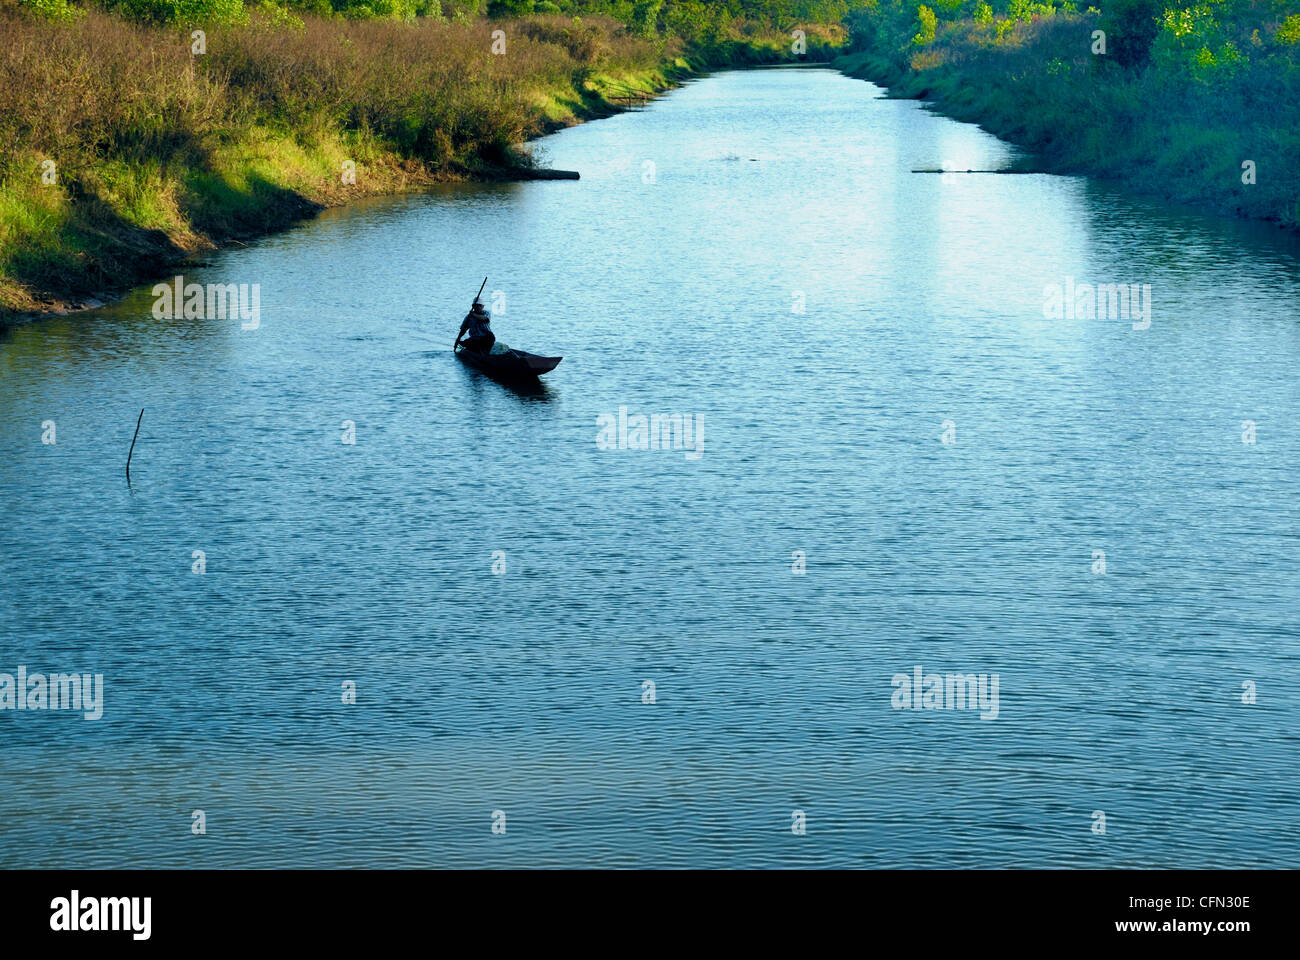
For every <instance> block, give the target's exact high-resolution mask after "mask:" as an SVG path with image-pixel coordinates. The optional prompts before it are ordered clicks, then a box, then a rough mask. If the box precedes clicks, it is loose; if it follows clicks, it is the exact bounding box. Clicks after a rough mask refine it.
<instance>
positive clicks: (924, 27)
mask: <svg viewBox="0 0 1300 960" xmlns="http://www.w3.org/2000/svg"><path fill="white" fill-rule="evenodd" d="M916 22H917V26H918V28H919V29H918V30H917V31H916V35H915V36H914V37H912V44H913V45H914V46H918V47H923V46H925V45H926V44H929V43H934V31H935V28H936V27H937V26H938V23H939V18H938V17H936V16H935V15H934V11H933V10H931V9H930V8H929V7H927V6H926V5H925V4H921V5H920V6H919V7H917V8H916Z"/></svg>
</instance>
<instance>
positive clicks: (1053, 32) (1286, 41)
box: [837, 0, 1300, 228]
mask: <svg viewBox="0 0 1300 960" xmlns="http://www.w3.org/2000/svg"><path fill="white" fill-rule="evenodd" d="M1092 2H1093V3H1095V4H1096V6H1095V7H1093V6H1087V7H1082V8H1081V6H1082V5H1080V6H1076V5H1075V4H1074V3H1070V2H1056V0H1049V2H1045V3H1039V2H1033V0H930V2H928V3H921V4H918V3H916V2H915V0H906V2H904V0H869V2H867V3H864V4H861V5H858V6H857V7H856V9H855V10H854V11H853V12H852V13H851V14H850V16H849V28H850V30H851V33H852V38H853V46H854V49H855V52H854V53H852V54H850V55H847V56H845V57H844V58H842V59H841V60H839V61H837V65H839V66H841V67H842V68H843V69H845V70H847V71H848V72H850V73H854V74H855V75H859V76H868V77H871V78H873V79H877V80H881V81H883V82H885V83H887V84H889V85H890V87H891V92H892V93H893V94H895V95H901V96H916V97H925V98H928V99H935V100H937V101H938V104H939V107H940V108H941V109H942V110H944V111H945V112H947V113H950V114H952V115H954V116H957V117H960V118H962V119H969V120H975V121H978V122H980V123H982V124H983V125H985V126H986V127H988V128H989V129H990V130H992V131H993V132H994V133H997V134H998V135H999V136H1002V137H1005V138H1007V139H1010V140H1012V141H1015V142H1017V143H1020V144H1023V145H1025V146H1028V147H1030V148H1032V149H1033V150H1034V151H1035V153H1036V157H1035V159H1034V161H1033V163H1034V165H1035V166H1041V165H1043V164H1046V165H1047V166H1048V167H1049V168H1051V169H1055V170H1060V171H1072V172H1079V173H1088V174H1095V175H1101V176H1106V177H1113V178H1116V179H1118V180H1121V181H1123V182H1124V183H1125V184H1127V185H1129V186H1131V187H1134V188H1137V189H1140V190H1143V191H1145V192H1148V193H1153V194H1156V195H1163V196H1166V197H1169V198H1172V199H1176V200H1180V201H1187V202H1194V203H1198V204H1201V205H1204V206H1207V207H1209V208H1212V209H1216V210H1219V211H1222V212H1235V213H1241V214H1244V215H1247V216H1251V217H1258V218H1261V219H1269V220H1274V221H1277V222H1279V223H1281V224H1283V225H1286V226H1289V227H1292V228H1294V227H1296V226H1297V225H1298V224H1300V12H1298V11H1300V3H1298V2H1297V0H1109V2H1107V0H1092ZM1097 31H1100V34H1098V33H1097ZM1103 35H1104V36H1103ZM1243 165H1245V166H1243ZM1252 180H1253V181H1254V182H1245V181H1252Z"/></svg>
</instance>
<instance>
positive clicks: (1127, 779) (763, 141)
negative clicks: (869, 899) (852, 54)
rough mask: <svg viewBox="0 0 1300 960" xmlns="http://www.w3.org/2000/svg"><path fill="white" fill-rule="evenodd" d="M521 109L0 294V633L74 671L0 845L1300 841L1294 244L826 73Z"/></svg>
mask: <svg viewBox="0 0 1300 960" xmlns="http://www.w3.org/2000/svg"><path fill="white" fill-rule="evenodd" d="M537 149H538V150H539V151H540V153H541V155H542V156H543V157H544V158H545V159H546V161H547V162H548V163H551V164H553V165H554V166H556V167H560V168H568V169H575V170H578V171H580V172H581V174H582V179H581V180H580V181H577V182H534V183H521V184H504V185H486V186H484V185H477V186H475V185H454V186H447V187H445V188H441V189H435V190H430V191H427V192H422V193H418V194H412V195H406V196H400V197H395V198H387V199H382V200H374V201H366V202H360V203H356V204H354V205H351V206H349V207H346V208H341V209H335V210H330V211H327V212H326V213H324V214H322V215H321V216H320V217H318V218H316V219H314V220H313V221H311V222H309V223H306V224H304V225H302V226H301V227H299V228H296V229H293V230H290V231H288V232H286V233H283V234H280V235H277V236H274V237H270V238H268V239H265V240H262V241H260V242H257V243H253V244H250V245H248V246H246V247H245V246H234V247H231V248H229V249H226V250H224V251H222V252H220V253H217V254H214V255H212V256H211V257H210V258H208V261H207V262H206V264H205V265H203V266H199V267H194V268H191V269H188V270H186V271H185V280H186V281H188V282H196V283H200V284H209V283H219V284H226V283H234V284H257V285H259V289H260V312H259V316H258V321H259V322H258V326H257V327H256V329H244V328H243V327H244V324H241V323H240V322H238V320H231V319H226V320H219V319H197V318H195V319H175V320H166V319H163V320H158V319H155V318H154V317H153V316H152V314H151V310H152V307H153V305H154V302H155V298H154V296H153V294H152V292H151V289H150V287H149V286H146V287H144V288H141V289H139V290H136V291H134V292H133V293H131V294H130V295H129V296H127V297H126V298H125V299H123V300H121V301H120V302H117V303H114V304H112V305H111V306H108V307H105V308H103V309H100V310H98V311H95V312H94V313H90V314H80V315H74V316H68V317H61V318H60V317H55V318H49V319H44V320H41V321H38V322H33V323H29V324H26V325H22V326H19V327H15V328H12V329H10V330H8V331H5V332H3V333H0V423H2V424H3V430H2V431H0V506H2V507H3V515H4V518H5V519H4V523H3V526H2V527H0V582H2V583H3V596H0V614H2V617H0V655H2V656H0V672H3V673H9V674H14V673H15V671H17V669H18V668H19V667H20V666H21V667H25V668H26V670H27V671H28V673H32V674H34V673H37V672H42V673H47V674H48V673H58V672H74V671H75V672H77V673H86V674H102V676H103V703H102V709H103V715H102V717H101V718H99V719H97V720H87V719H84V718H83V715H82V714H81V713H80V712H76V711H72V710H49V709H47V710H44V711H39V710H35V709H33V710H24V711H21V712H20V711H17V710H3V711H0V783H3V788H2V789H0V836H3V841H4V842H3V843H0V866H5V867H19V866H34V867H54V866H77V867H124V866H154V867H164V866H193V867H204V866H321V867H341V866H408V867H440V866H460V867H463V866H472V865H489V866H502V867H519V866H527V867H536V866H628V867H680V866H703V867H721V866H738V867H739V866H764V867H766V866H866V867H941V866H942V867H973V866H981V867H1003V866H1039V867H1059V866H1086V867H1112V866H1138V867H1147V866H1161V867H1175V866H1176V867H1212V866H1243V867H1248V866H1260V865H1264V866H1287V867H1297V866H1300V825H1298V824H1300V816H1298V814H1300V739H1298V733H1300V703H1298V702H1297V691H1300V658H1298V656H1297V652H1298V651H1300V628H1298V626H1297V613H1298V612H1300V576H1298V574H1300V560H1298V554H1300V549H1298V548H1300V540H1298V539H1297V531H1300V387H1298V386H1297V371H1298V370H1300V323H1298V322H1297V320H1298V317H1297V304H1300V270H1298V269H1297V265H1298V264H1300V248H1298V247H1297V244H1296V242H1295V241H1294V240H1292V239H1289V238H1287V237H1285V236H1283V235H1281V234H1279V233H1276V232H1274V231H1272V230H1270V229H1267V228H1263V227H1259V226H1250V225H1246V224H1241V223H1234V222H1228V221H1223V220H1218V219H1211V218H1208V217H1203V216H1199V215H1197V214H1193V213H1188V212H1186V211H1180V210H1175V209H1170V208H1167V207H1164V206H1161V205H1159V204H1155V203H1151V202H1146V201H1139V200H1136V199H1133V198H1131V197H1127V196H1125V195H1124V194H1122V193H1120V192H1118V191H1117V190H1115V189H1112V188H1110V187H1107V186H1104V185H1098V184H1095V183H1090V182H1088V181H1086V180H1083V179H1079V178H1068V177H1048V176H1037V175H1028V176H995V175H986V174H970V175H967V174H946V175H933V174H922V173H913V172H911V171H912V170H913V169H916V168H929V167H942V168H945V169H961V170H965V169H977V170H978V169H994V168H998V167H1002V166H1005V165H1006V164H1007V163H1009V162H1010V161H1011V160H1012V159H1013V158H1014V157H1015V150H1014V148H1013V147H1010V146H1008V145H1007V144H1005V143H1002V142H1000V141H998V140H996V139H995V138H993V137H992V136H990V135H989V134H987V133H985V132H983V131H982V130H980V129H979V128H977V127H975V126H972V125H968V124H959V123H956V122H953V121H951V120H948V119H945V118H942V117H939V116H937V115H935V114H933V113H930V112H928V111H926V110H924V109H923V108H922V106H921V105H920V104H918V103H915V102H911V101H896V100H888V99H883V98H882V91H881V90H880V89H879V88H877V87H875V86H873V85H872V84H869V83H864V82H860V81H856V80H851V79H848V78H845V77H843V76H840V75H838V74H836V73H834V72H832V71H830V70H826V69H769V70H753V71H742V72H730V73H723V74H718V75H715V76H711V77H708V78H705V79H701V80H699V81H696V82H692V83H689V84H687V85H686V86H684V87H682V88H680V89H678V90H676V91H674V92H673V93H671V94H670V95H668V96H665V97H663V98H662V99H660V100H658V101H656V102H654V103H653V104H651V105H650V106H649V107H648V108H647V109H645V110H640V111H635V112H630V113H625V114H621V115H619V116H617V117H613V118H610V119H606V120H601V121H599V122H594V123H589V124H586V125H583V126H580V127H576V128H573V129H569V130H565V131H562V132H560V133H557V134H554V135H552V136H549V137H547V138H545V139H543V140H542V141H540V142H539V143H538V144H537ZM484 275H487V276H488V277H489V280H488V287H487V291H486V292H485V298H490V299H489V304H490V305H491V306H494V307H495V310H494V315H495V318H494V321H493V327H494V329H495V330H496V332H497V335H498V337H499V338H501V339H502V340H503V341H505V342H507V343H509V344H511V345H513V346H518V347H521V348H524V349H527V350H531V351H533V352H537V353H543V354H555V355H560V354H562V355H563V356H564V361H563V362H562V363H561V364H560V366H559V367H558V368H557V369H556V370H555V371H554V372H553V373H552V374H550V375H548V376H547V378H546V379H545V387H544V388H543V389H541V390H533V391H527V390H515V389H509V388H507V387H505V386H503V385H501V384H498V383H496V382H494V381H492V380H489V379H487V378H485V377H483V376H482V375H480V374H478V373H476V372H474V371H472V370H469V369H467V368H465V367H464V366H462V365H461V364H460V363H458V361H456V360H455V359H454V357H453V356H452V354H451V352H450V346H451V342H452V340H453V338H454V336H455V334H456V329H457V325H458V323H459V320H460V317H461V316H462V315H463V313H464V311H465V309H466V307H467V305H468V302H469V300H470V298H471V297H472V295H473V293H474V291H475V290H476V289H477V288H478V286H479V284H480V282H481V281H482V278H483V277H484ZM1119 283H1122V284H1134V285H1137V287H1138V290H1139V294H1140V295H1141V291H1142V290H1144V289H1145V288H1146V287H1148V286H1149V292H1148V293H1147V294H1146V295H1145V301H1144V302H1145V304H1146V306H1148V307H1149V314H1148V316H1147V319H1148V320H1149V324H1147V323H1146V321H1145V320H1143V321H1139V320H1135V319H1132V318H1127V317H1116V316H1109V315H1107V316H1098V317H1094V316H1089V313H1088V311H1087V310H1086V309H1084V308H1082V307H1081V308H1080V309H1078V310H1064V311H1062V312H1060V313H1058V314H1055V315H1048V313H1049V311H1047V310H1046V308H1045V303H1046V302H1047V301H1049V300H1050V299H1051V297H1050V295H1049V293H1048V292H1047V291H1049V290H1050V289H1051V288H1052V286H1053V285H1059V286H1060V287H1061V289H1062V290H1064V289H1065V288H1066V285H1067V284H1069V285H1071V286H1073V287H1074V288H1075V289H1078V287H1079V285H1082V284H1119ZM1103 302H1104V298H1103ZM1072 306H1073V305H1072ZM1144 309H1145V307H1144ZM801 311H802V312H801ZM1101 312H1102V313H1106V312H1107V311H1105V310H1103V311H1101ZM141 408H144V409H145V412H144V417H143V421H142V424H141V427H140V434H139V439H138V441H137V442H136V444H135V449H134V453H133V455H132V464H131V487H130V488H129V489H128V486H127V484H126V481H125V476H124V465H125V461H126V456H127V452H128V448H129V447H130V445H131V441H132V435H133V433H134V430H135V426H136V421H137V416H138V414H139V412H140V409H141ZM620 408H626V409H625V416H626V417H628V418H632V419H631V422H632V424H633V428H634V427H635V417H636V415H638V414H642V415H649V414H655V413H661V414H681V415H682V416H683V417H684V418H685V419H684V421H683V423H687V422H689V423H690V424H692V425H697V430H698V432H697V433H695V434H694V435H693V437H692V442H693V446H692V447H691V448H690V449H687V448H685V447H683V448H682V449H657V450H656V449H648V450H641V449H635V448H630V449H622V448H620V445H619V443H618V442H617V440H615V442H614V444H613V448H612V449H607V448H608V447H610V444H609V443H607V442H605V441H604V440H602V442H601V443H599V444H598V442H597V441H598V433H599V432H600V431H599V430H598V421H599V422H600V423H602V424H608V423H610V422H611V420H612V422H614V423H615V424H617V422H618V416H619V411H620ZM602 418H604V419H602ZM348 424H351V427H349V426H348ZM51 425H52V429H53V434H51ZM350 430H354V437H355V442H354V443H347V442H344V441H345V440H346V439H348V438H349V437H348V436H347V433H348V432H349V431H350ZM609 435H613V436H615V438H616V437H617V427H615V428H614V429H613V431H612V432H611V433H610V434H609ZM609 435H607V436H606V438H605V439H606V440H607V439H608V437H609ZM43 438H44V439H45V440H46V441H49V440H51V439H52V440H53V441H54V442H53V443H51V442H42V439H43ZM1250 441H1253V442H1250ZM631 446H632V447H635V446H636V436H635V433H634V434H633V436H632V442H631ZM1103 565H1104V572H1102V571H1103ZM494 570H495V572H494ZM196 571H201V572H196ZM917 667H920V668H921V670H922V672H923V676H924V675H929V674H939V675H948V674H953V675H962V676H965V675H969V674H975V675H977V676H982V677H983V678H984V679H985V681H986V687H985V689H986V692H988V693H989V694H990V695H991V694H992V692H993V690H994V689H996V694H997V695H996V700H993V699H992V698H991V697H990V699H988V700H986V701H985V703H984V705H983V708H979V709H971V708H970V704H966V705H965V706H964V707H963V706H962V704H960V703H956V704H954V702H953V699H952V698H949V699H948V700H946V701H942V700H941V701H940V702H941V703H943V704H944V705H945V706H946V707H947V708H946V709H910V708H907V707H908V701H907V699H906V698H903V700H902V704H901V706H902V708H899V706H900V695H901V694H902V692H903V691H904V689H905V684H903V683H902V682H901V681H900V678H902V679H905V680H909V681H910V678H911V677H912V676H913V675H914V671H915V669H916V668H917ZM995 675H996V678H997V684H998V685H997V687H996V688H993V687H992V686H991V684H992V682H993V678H994V676H995ZM350 684H351V685H354V689H355V702H347V701H350V700H351V699H353V697H352V694H351V691H352V690H353V687H352V686H350ZM651 685H653V686H651ZM1252 701H1253V702H1252ZM197 811H202V815H201V816H200V815H199V814H198V813H197ZM796 811H799V812H801V813H802V818H801V817H800V815H799V813H796ZM1099 815H1102V816H1104V832H1103V831H1102V829H1101V824H1102V816H1099ZM801 825H802V826H801ZM494 826H495V827H496V829H495V830H494Z"/></svg>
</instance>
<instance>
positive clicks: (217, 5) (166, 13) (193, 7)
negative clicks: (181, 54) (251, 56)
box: [112, 0, 248, 26]
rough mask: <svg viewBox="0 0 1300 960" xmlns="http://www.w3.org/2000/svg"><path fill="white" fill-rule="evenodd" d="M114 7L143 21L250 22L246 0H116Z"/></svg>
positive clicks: (177, 22) (210, 23) (132, 17)
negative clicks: (244, 1) (245, 5)
mask: <svg viewBox="0 0 1300 960" xmlns="http://www.w3.org/2000/svg"><path fill="white" fill-rule="evenodd" d="M112 8H113V9H116V10H117V11H119V12H121V13H122V14H124V15H125V16H126V17H128V18H129V19H132V20H135V21H137V22H139V23H148V24H155V25H162V24H168V23H176V24H181V25H182V26H191V25H194V24H204V25H217V26H219V25H227V24H234V23H246V22H247V21H248V13H247V11H246V10H245V9H244V3H243V0H116V2H114V3H112Z"/></svg>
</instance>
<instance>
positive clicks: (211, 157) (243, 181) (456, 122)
mask: <svg viewBox="0 0 1300 960" xmlns="http://www.w3.org/2000/svg"><path fill="white" fill-rule="evenodd" d="M160 2H162V0H160ZM203 2H207V0H203ZM33 5H46V6H48V7H49V9H45V10H42V11H40V12H38V13H33V11H32V9H31V7H32V6H33ZM201 5H202V4H199V6H201ZM123 6H130V7H131V9H130V10H129V11H128V12H129V13H131V15H130V16H125V15H123V14H122V11H121V10H120V9H118V11H117V12H108V11H106V10H103V9H99V8H89V9H81V8H77V7H69V6H67V4H66V0H24V2H23V3H22V4H19V3H16V2H15V0H0V90H4V91H5V97H6V101H7V104H6V108H5V110H4V111H2V112H0V321H3V320H4V319H6V318H8V319H12V318H13V317H14V316H16V315H17V314H19V313H24V312H30V311H42V310H51V309H61V308H64V307H67V306H73V305H76V304H78V303H80V302H84V301H85V300H87V299H89V298H97V297H103V296H104V295H105V294H108V293H112V292H114V291H116V290H118V289H121V288H122V287H124V286H128V285H131V284H135V283H140V282H143V281H145V280H147V279H150V278H152V277H154V276H156V275H158V274H159V273H160V272H161V271H163V270H165V269H166V267H167V266H168V265H169V264H171V263H174V262H175V261H177V260H178V259H181V258H183V257H185V256H186V255H189V254H193V253H194V252H196V251H200V250H203V249H205V248H210V247H213V246H215V245H220V244H223V243H226V242H229V241H231V240H234V239H239V238H248V237H254V236H258V235H262V234H265V233H268V232H270V231H274V230H277V229H282V228H283V227H285V226H287V225H289V224H290V223H293V222H295V221H296V220H299V219H301V218H302V217H304V216H308V215H310V214H311V213H312V212H313V211H315V210H318V209H320V208H321V207H323V206H327V205H334V204H340V203H345V202H347V201H348V200H350V199H353V198H356V197H360V196H365V195H370V194H377V193H387V192H393V191H398V190H402V189H407V188H410V187H413V186H419V185H421V184H426V183H429V182H433V181H437V180H447V179H465V178H493V177H501V176H509V175H511V171H512V170H514V169H517V168H519V167H521V166H527V165H528V164H529V163H530V162H531V161H530V158H529V156H528V154H527V150H526V148H525V147H523V146H522V145H523V144H525V143H526V141H527V140H528V139H529V138H531V137H534V136H536V135H538V134H539V133H542V132H544V131H546V130H548V129H554V128H555V127H557V126H560V125H564V124H569V123H573V122H577V121H578V120H581V119H585V118H589V117H595V116H601V115H604V114H607V113H609V112H611V111H612V110H614V109H616V108H617V104H618V101H617V100H616V98H617V97H619V96H622V95H625V94H628V93H630V92H646V91H659V90H662V89H664V88H666V87H668V86H670V85H672V84H673V83H674V82H676V81H677V80H679V79H681V78H682V77H684V76H686V75H688V74H690V73H693V72H696V71H699V70H704V69H708V68H713V67H718V66H726V65H737V64H744V63H757V62H771V61H776V60H780V59H786V58H789V57H790V56H791V51H790V37H789V34H788V32H785V31H784V30H783V29H782V27H783V26H784V25H781V24H777V23H775V22H767V23H755V22H750V21H736V20H731V21H727V22H726V23H725V24H720V23H718V22H716V21H714V22H712V26H710V27H709V29H708V30H707V32H701V33H699V34H698V35H695V36H689V35H684V34H686V33H687V31H685V30H683V29H681V28H680V27H681V25H679V28H678V30H677V32H673V31H672V30H669V29H667V28H666V27H665V25H664V24H663V23H661V22H659V21H658V20H656V21H654V22H646V21H645V19H644V15H645V14H646V9H645V7H646V6H647V5H646V4H642V3H637V4H625V5H624V6H625V7H627V12H628V17H629V21H628V22H624V21H620V20H616V19H613V18H610V17H602V16H590V15H588V16H585V17H574V16H560V15H556V14H553V13H552V14H549V15H542V16H536V15H534V16H526V17H506V18H504V19H503V18H500V17H498V18H492V19H489V18H486V17H484V16H481V15H478V14H479V13H481V12H483V11H479V10H478V9H477V6H476V7H475V8H474V9H470V10H465V9H461V10H459V11H457V15H456V16H454V17H447V16H443V15H442V9H443V8H442V6H441V5H438V4H434V5H432V6H431V5H430V4H428V3H427V2H426V3H424V4H423V5H418V4H417V5H416V6H411V7H410V9H406V8H400V9H399V10H398V12H397V14H396V15H394V16H389V17H383V18H376V17H374V16H373V12H374V11H373V9H372V7H366V8H365V9H366V11H367V17H359V16H352V15H351V14H349V13H348V10H347V9H344V10H343V13H344V14H347V15H346V16H345V15H341V14H340V13H339V9H338V8H341V5H340V4H338V3H337V2H336V4H335V7H336V9H331V6H330V3H329V2H325V0H322V3H320V4H300V6H311V7H312V9H315V10H316V13H308V12H305V11H303V10H301V9H300V10H297V11H293V10H289V9H287V8H285V7H281V6H274V5H271V4H269V3H266V4H263V5H262V6H260V7H258V8H253V9H249V8H245V7H244V6H243V5H242V4H241V3H239V0H219V2H218V4H217V6H216V7H215V8H214V7H213V6H212V5H211V4H209V6H208V7H206V8H203V9H202V10H200V13H202V15H203V17H205V18H206V19H200V20H192V19H191V20H187V16H189V15H188V14H183V15H178V14H177V13H176V8H175V7H174V6H172V7H167V6H165V4H164V5H161V6H159V5H157V4H155V5H154V6H147V5H146V4H144V3H142V2H140V0H131V3H130V4H118V5H117V7H118V8H121V7H123ZM374 6H379V5H378V4H375V5H374ZM417 6H418V7H419V9H420V10H424V11H425V12H430V13H433V14H436V15H430V16H420V17H414V12H418V10H417V9H416V8H417ZM536 6H537V7H541V8H543V9H545V8H546V7H548V6H554V5H546V4H541V5H536ZM648 6H650V7H652V8H653V12H654V13H655V14H656V15H657V16H659V17H663V16H672V15H679V16H684V15H685V14H686V13H690V12H691V9H690V8H693V7H694V6H696V5H693V4H682V5H678V6H677V7H671V6H670V7H667V8H665V7H663V5H662V4H650V5H648ZM678 7H680V8H681V9H678ZM529 8H530V9H535V8H536V7H534V5H532V4H529ZM196 9H197V7H196ZM349 9H350V8H349ZM141 10H143V11H144V13H143V14H142V13H141ZM214 10H215V12H214ZM150 11H161V12H160V13H158V15H157V16H154V15H153V14H152V13H150ZM413 11H414V12H413ZM505 12H508V11H505ZM317 14H319V15H317ZM638 14H639V15H641V16H642V22H640V23H639V24H638V23H636V22H634V21H633V20H632V18H633V17H634V15H638ZM195 16H198V14H195ZM701 22H702V23H703V22H704V21H701ZM684 23H685V22H684ZM686 25H687V26H689V24H686ZM195 29H202V30H203V31H204V36H203V43H202V48H201V49H200V47H199V45H197V43H196V39H195V37H194V33H193V31H194V30H195ZM808 30H809V45H810V51H809V52H810V54H811V55H813V56H822V57H828V56H829V54H830V48H829V44H831V43H832V42H834V41H835V40H836V39H837V37H839V38H842V36H843V32H842V31H839V33H838V34H837V33H836V30H835V29H834V28H808ZM496 31H500V33H496ZM10 105H12V109H11V108H10Z"/></svg>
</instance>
